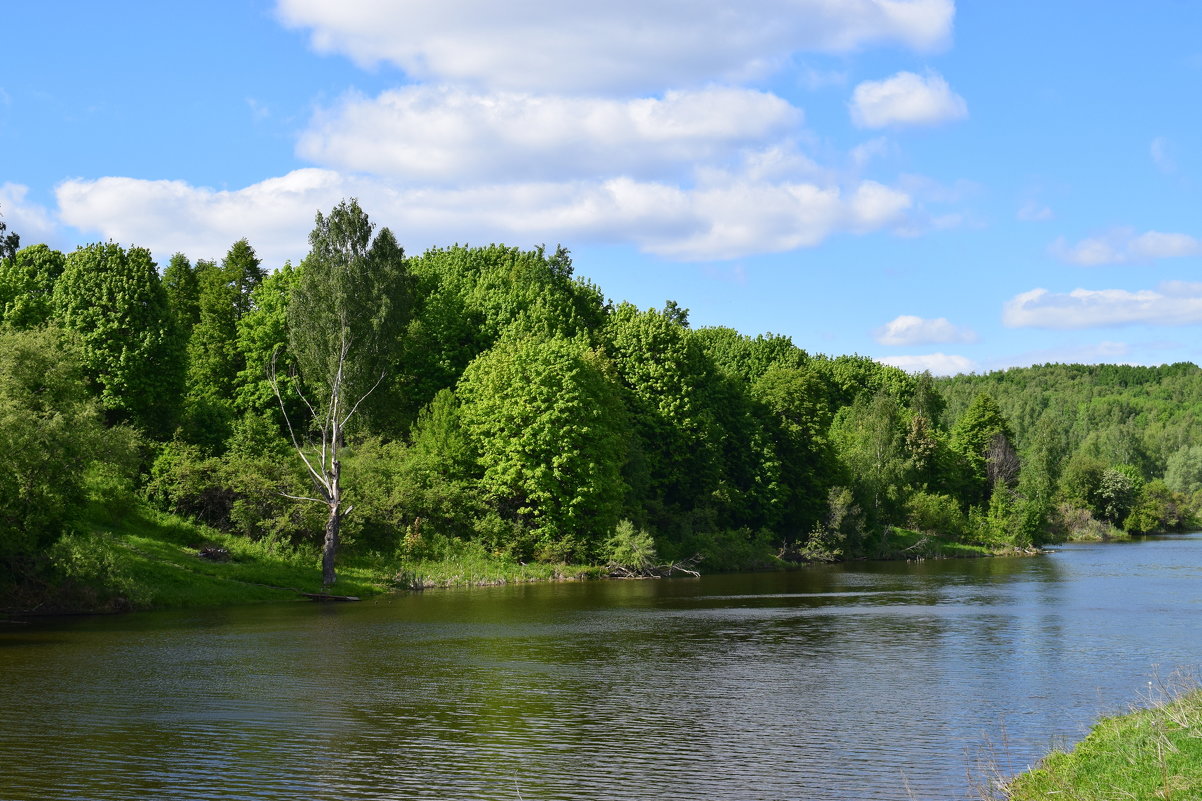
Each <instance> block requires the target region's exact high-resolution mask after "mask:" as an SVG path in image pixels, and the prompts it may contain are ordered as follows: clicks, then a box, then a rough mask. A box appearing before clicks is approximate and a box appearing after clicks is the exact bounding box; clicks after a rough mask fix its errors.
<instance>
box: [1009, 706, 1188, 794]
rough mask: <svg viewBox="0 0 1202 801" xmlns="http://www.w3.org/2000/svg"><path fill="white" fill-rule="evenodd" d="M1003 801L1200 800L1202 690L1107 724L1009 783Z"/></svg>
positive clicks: (1102, 723)
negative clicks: (1062, 800) (1053, 799)
mask: <svg viewBox="0 0 1202 801" xmlns="http://www.w3.org/2000/svg"><path fill="white" fill-rule="evenodd" d="M998 797H999V798H1001V799H1006V801H1037V799H1047V798H1063V799H1071V801H1109V800H1110V799H1118V798H1130V799H1192V798H1202V689H1196V688H1195V689H1192V690H1190V691H1188V692H1184V693H1181V694H1177V693H1170V694H1169V697H1168V699H1167V700H1165V701H1164V702H1162V703H1158V704H1156V705H1154V706H1152V707H1151V708H1149V709H1143V710H1140V711H1137V712H1132V713H1130V714H1127V715H1119V716H1117V717H1111V718H1105V719H1103V720H1101V721H1099V722H1098V724H1097V725H1096V726H1095V727H1094V728H1093V730H1092V731H1090V733H1089V735H1088V736H1087V737H1086V738H1085V739H1084V740H1082V741H1081V742H1080V743H1078V744H1077V746H1076V747H1075V748H1073V749H1072V750H1071V751H1057V752H1054V753H1052V754H1050V755H1049V756H1047V757H1046V758H1045V759H1043V760H1042V761H1041V762H1040V764H1039V766H1038V767H1036V768H1035V769H1033V770H1031V771H1029V772H1027V773H1024V774H1022V775H1020V776H1018V777H1017V778H1015V779H1014V780H1013V781H1011V782H1010V783H1009V784H1008V785H1007V786H1006V787H1005V789H1004V791H1003V794H1002V795H1000V796H998Z"/></svg>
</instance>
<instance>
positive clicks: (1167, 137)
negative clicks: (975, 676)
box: [0, 0, 1202, 374]
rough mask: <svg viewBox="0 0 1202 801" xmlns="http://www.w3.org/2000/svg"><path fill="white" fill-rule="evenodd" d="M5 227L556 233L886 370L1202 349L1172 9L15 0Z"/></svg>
mask: <svg viewBox="0 0 1202 801" xmlns="http://www.w3.org/2000/svg"><path fill="white" fill-rule="evenodd" d="M3 19H4V26H5V30H6V36H5V44H4V49H3V51H2V55H0V63H2V64H3V68H2V69H0V214H3V220H4V222H6V223H7V224H8V226H9V228H10V229H11V230H13V231H16V232H17V233H18V234H20V235H21V241H22V244H25V245H28V244H34V243H36V242H46V243H48V244H50V245H52V246H54V247H57V248H60V249H63V250H67V251H69V250H72V249H74V248H75V247H76V246H78V245H81V244H86V243H89V242H95V241H102V240H108V239H111V240H114V241H116V242H119V243H121V244H122V245H126V246H132V245H139V246H142V247H147V248H149V249H150V250H151V251H152V252H153V253H154V254H155V257H156V259H157V260H158V261H159V263H160V264H164V265H165V264H166V261H167V260H168V259H169V258H170V256H171V255H172V254H173V253H175V252H183V253H185V254H186V255H187V256H189V257H190V258H191V259H193V260H196V259H201V258H220V257H221V256H222V255H224V253H225V252H226V251H227V250H228V249H229V247H230V245H231V244H232V243H233V242H235V241H237V240H238V239H241V238H243V237H246V238H248V239H249V240H250V243H251V244H252V245H253V246H254V247H255V249H256V251H257V252H258V253H259V255H260V256H261V257H262V258H263V260H264V263H265V265H267V266H269V267H272V268H274V267H278V266H280V265H282V264H283V263H284V261H285V260H292V261H293V262H296V261H299V260H300V259H302V258H303V257H304V255H305V252H306V249H307V241H306V239H307V235H308V232H309V230H310V229H311V228H312V225H313V218H314V214H315V213H316V212H317V211H318V210H329V209H330V208H331V207H333V206H334V205H335V204H336V203H337V202H338V201H339V200H341V199H342V198H345V197H357V198H359V201H360V203H361V205H362V206H363V208H364V209H365V210H366V211H367V212H368V214H369V215H370V216H371V219H372V220H373V221H374V222H376V223H377V224H379V225H381V226H388V227H389V228H391V229H392V230H393V232H394V233H395V234H396V236H397V239H398V241H400V243H401V244H402V245H403V246H404V247H405V249H406V251H407V252H408V253H410V254H418V253H421V252H422V251H424V250H426V249H427V248H430V247H437V246H447V245H451V244H455V243H460V244H472V245H484V244H488V243H491V242H504V243H505V244H508V245H513V246H517V247H521V248H530V247H535V246H537V245H540V244H546V245H547V246H548V247H553V246H554V245H556V244H563V245H564V246H565V247H567V248H569V249H570V250H571V251H572V255H573V261H574V264H575V268H576V274H577V275H579V276H582V277H585V278H587V279H589V280H591V281H593V282H594V283H596V284H598V285H599V286H600V287H601V289H602V290H603V292H604V293H605V295H606V296H607V297H609V298H612V299H613V300H615V301H630V302H632V303H635V304H636V305H638V306H640V307H644V308H647V307H656V308H659V307H662V306H663V304H664V302H665V301H666V300H668V299H672V300H675V301H676V302H677V303H679V304H680V305H681V306H682V307H685V308H687V309H689V310H690V320H691V323H692V325H693V326H694V327H700V326H708V325H725V326H729V327H732V328H735V329H737V330H739V331H741V332H743V333H745V334H750V335H755V334H761V333H767V332H772V333H776V334H785V335H788V336H790V337H791V338H792V339H793V341H794V343H796V344H797V345H799V346H800V347H802V348H805V349H806V350H808V351H810V352H812V353H826V354H831V355H837V354H849V353H858V354H861V355H865V356H871V357H873V358H877V359H880V360H881V361H884V362H886V363H889V364H895V365H897V366H900V367H903V368H904V369H907V370H923V369H930V370H931V371H932V372H934V373H937V374H951V373H956V372H985V371H989V370H995V369H1002V368H1006V367H1011V366H1025V365H1029V364H1040V363H1046V362H1088V363H1096V362H1116V363H1131V364H1162V363H1172V362H1177V361H1193V362H1202V339H1200V338H1199V334H1200V333H1202V271H1200V270H1199V267H1200V266H1202V215H1200V214H1199V212H1200V211H1202V208H1200V206H1202V103H1200V102H1199V101H1200V100H1202V92H1200V91H1199V87H1202V37H1200V36H1199V35H1198V34H1199V33H1200V32H1202V4H1198V3H1194V2H1190V0H1146V1H1145V2H1143V3H1139V4H1136V3H1130V2H1123V3H1120V2H1117V1H1116V0H1105V1H1104V2H1098V0H1089V2H1086V1H1085V0H1057V2H1047V0H1006V2H980V1H978V2H959V3H956V2H954V1H953V0H742V1H741V2H737V3H735V2H728V1H727V0H610V1H609V2H607V3H570V2H568V3H565V2H563V0H510V2H506V3H497V2H495V0H339V2H336V3H335V2H329V0H275V2H272V1H271V0H224V1H223V2H217V3H213V2H211V0H208V1H207V2H203V3H202V2H194V1H193V0H176V1H175V2H171V3H163V2H137V1H135V0H114V1H113V2H109V3H95V2H91V1H90V0H86V1H85V0H62V1H61V2H55V3H10V4H6V7H5V8H4V12H3Z"/></svg>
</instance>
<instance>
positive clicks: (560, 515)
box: [457, 338, 627, 559]
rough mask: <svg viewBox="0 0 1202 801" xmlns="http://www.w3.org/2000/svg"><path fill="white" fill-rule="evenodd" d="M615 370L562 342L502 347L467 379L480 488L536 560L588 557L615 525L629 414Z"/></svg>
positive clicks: (465, 398)
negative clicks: (522, 535)
mask: <svg viewBox="0 0 1202 801" xmlns="http://www.w3.org/2000/svg"><path fill="white" fill-rule="evenodd" d="M610 372H611V367H610V365H609V363H608V362H607V361H606V360H605V359H604V358H603V357H601V356H600V355H599V354H598V353H596V352H595V351H593V350H590V349H589V348H588V347H587V346H586V345H584V344H582V343H578V342H573V341H568V340H564V339H552V340H547V341H540V340H536V339H529V338H521V339H505V340H502V341H501V342H499V343H498V344H497V345H496V346H495V347H494V348H492V349H490V350H489V351H486V352H485V353H483V354H481V355H480V356H479V357H478V358H476V359H475V360H474V361H473V362H472V363H471V364H470V365H468V367H467V369H466V370H465V371H464V374H463V378H462V379H461V381H460V384H459V389H458V391H457V394H458V395H459V396H460V398H461V400H462V408H461V410H460V413H461V419H462V421H463V427H464V430H465V431H466V432H467V433H468V436H469V438H470V441H471V442H472V445H473V447H474V448H475V449H476V451H477V452H478V454H479V460H480V465H481V467H482V468H483V476H482V479H481V485H482V487H483V489H484V490H485V492H486V493H487V494H488V497H489V498H490V501H491V503H492V504H493V506H494V508H495V509H496V510H497V511H498V513H499V514H500V515H501V517H502V518H505V519H510V520H514V521H516V522H519V523H520V524H521V525H522V526H523V527H524V528H526V529H527V530H528V531H529V532H530V533H531V535H532V536H533V542H532V545H533V549H534V552H535V553H542V554H543V556H549V557H552V558H558V559H562V558H568V557H571V556H573V555H574V556H577V557H585V556H591V555H593V554H594V553H595V552H596V548H597V547H598V546H599V544H600V542H601V540H602V539H603V538H604V537H606V536H607V535H608V534H609V533H610V532H611V531H612V530H613V527H614V525H615V524H616V523H617V521H618V515H619V511H620V507H621V501H622V498H623V497H624V496H625V494H626V486H625V483H624V482H623V480H622V477H621V474H620V467H621V464H622V461H623V454H624V450H625V447H626V442H627V429H626V426H627V423H626V415H625V413H624V411H623V408H622V405H621V400H620V397H619V394H618V389H617V387H616V386H615V385H614V383H613V381H612V380H611V378H610Z"/></svg>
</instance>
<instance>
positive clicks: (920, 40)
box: [277, 0, 955, 92]
mask: <svg viewBox="0 0 1202 801" xmlns="http://www.w3.org/2000/svg"><path fill="white" fill-rule="evenodd" d="M277 15H278V17H279V18H280V20H281V21H283V22H284V23H285V24H286V25H288V26H290V27H294V28H301V29H307V30H309V31H310V40H311V43H312V46H313V47H314V49H316V50H317V51H319V52H323V53H342V54H345V55H347V56H349V57H351V58H352V59H354V60H355V61H356V62H357V63H359V64H361V65H363V66H374V65H377V64H380V63H389V64H392V65H394V66H397V67H400V68H401V69H403V70H404V71H405V72H406V73H407V74H408V75H409V76H410V77H411V78H413V79H417V80H423V81H451V82H456V83H463V84H469V85H474V86H483V87H490V88H496V89H514V90H519V91H526V90H542V91H554V92H579V91H583V92H592V91H601V92H609V91H647V90H656V89H658V88H660V87H662V86H665V85H670V86H695V85H699V84H703V83H708V82H710V81H715V80H729V79H732V78H734V79H738V78H741V77H747V76H750V75H756V74H763V73H765V72H767V71H770V70H771V69H773V68H775V67H776V66H777V65H779V64H781V63H783V62H784V61H785V60H786V59H787V58H788V57H789V56H790V54H792V53H795V52H798V51H816V52H828V53H843V52H849V51H854V50H858V49H861V48H864V47H867V46H870V45H877V44H900V45H902V46H905V47H909V48H912V49H915V50H921V51H925V50H931V49H935V48H939V47H942V46H943V45H945V44H946V43H947V41H948V40H949V38H950V35H951V28H952V20H953V17H954V16H955V4H954V2H953V0H841V1H840V2H830V0H763V1H762V2H757V3H752V4H746V5H744V6H741V7H739V8H737V9H736V8H732V7H731V6H730V4H729V3H726V2H722V0H688V2H684V1H683V0H612V2H607V3H565V2H562V0H525V2H522V3H518V4H514V3H496V2H493V1H492V0H409V2H405V3H396V2H390V0H343V1H342V2H340V3H337V4H331V3H329V2H326V0H278V1H277Z"/></svg>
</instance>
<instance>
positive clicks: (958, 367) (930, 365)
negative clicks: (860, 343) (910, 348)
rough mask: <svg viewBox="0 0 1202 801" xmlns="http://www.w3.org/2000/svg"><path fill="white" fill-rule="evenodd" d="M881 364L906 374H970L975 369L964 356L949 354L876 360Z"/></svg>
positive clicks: (972, 362) (890, 357)
mask: <svg viewBox="0 0 1202 801" xmlns="http://www.w3.org/2000/svg"><path fill="white" fill-rule="evenodd" d="M877 361H878V362H880V363H881V364H887V365H889V366H891V367H899V368H901V369H902V370H905V371H906V372H907V373H921V372H924V371H926V370H930V371H931V373H932V374H933V375H955V374H957V373H971V372H973V371H974V370H976V369H977V363H976V362H974V361H973V360H972V359H969V358H967V357H965V356H956V355H954V354H950V353H928V354H925V355H922V356H886V357H884V358H881V359H877Z"/></svg>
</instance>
